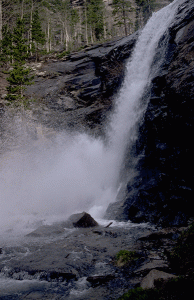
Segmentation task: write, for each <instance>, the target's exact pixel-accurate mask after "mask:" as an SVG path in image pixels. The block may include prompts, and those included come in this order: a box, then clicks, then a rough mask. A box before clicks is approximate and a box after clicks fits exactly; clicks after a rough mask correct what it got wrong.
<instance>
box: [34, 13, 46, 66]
mask: <svg viewBox="0 0 194 300" xmlns="http://www.w3.org/2000/svg"><path fill="white" fill-rule="evenodd" d="M32 41H33V44H34V48H35V52H36V61H37V59H38V47H39V45H43V44H44V43H45V34H44V32H42V28H41V21H40V18H39V14H38V9H36V10H35V12H34V14H33V20H32Z"/></svg>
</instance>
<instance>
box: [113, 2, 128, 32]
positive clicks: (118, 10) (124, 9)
mask: <svg viewBox="0 0 194 300" xmlns="http://www.w3.org/2000/svg"><path fill="white" fill-rule="evenodd" d="M130 10H131V2H130V1H128V0H113V15H114V16H116V18H115V21H116V25H117V26H124V30H125V35H128V25H127V23H130V24H131V21H130V18H129V16H128V12H129V11H130Z"/></svg>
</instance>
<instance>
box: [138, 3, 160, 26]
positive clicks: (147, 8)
mask: <svg viewBox="0 0 194 300" xmlns="http://www.w3.org/2000/svg"><path fill="white" fill-rule="evenodd" d="M135 2H136V4H137V6H139V8H140V9H141V10H142V13H143V18H144V23H146V22H147V20H148V19H149V17H150V16H151V13H152V11H153V10H154V8H155V5H156V0H135Z"/></svg>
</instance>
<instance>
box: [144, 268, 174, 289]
mask: <svg viewBox="0 0 194 300" xmlns="http://www.w3.org/2000/svg"><path fill="white" fill-rule="evenodd" d="M175 277H177V276H175V275H173V274H169V273H165V272H162V271H158V270H151V271H150V272H149V273H148V275H147V276H145V277H144V279H143V280H142V282H141V287H142V288H143V289H149V288H154V281H155V280H157V279H164V280H165V279H170V278H175Z"/></svg>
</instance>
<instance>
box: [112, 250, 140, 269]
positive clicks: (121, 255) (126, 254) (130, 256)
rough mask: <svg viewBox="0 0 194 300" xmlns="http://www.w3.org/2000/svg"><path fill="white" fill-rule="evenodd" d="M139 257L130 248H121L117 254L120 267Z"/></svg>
mask: <svg viewBox="0 0 194 300" xmlns="http://www.w3.org/2000/svg"><path fill="white" fill-rule="evenodd" d="M137 259H138V256H137V254H136V252H135V251H129V250H120V251H119V252H118V253H117V254H116V264H117V266H118V267H122V266H124V265H126V264H128V263H130V262H132V261H135V260H137Z"/></svg>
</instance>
